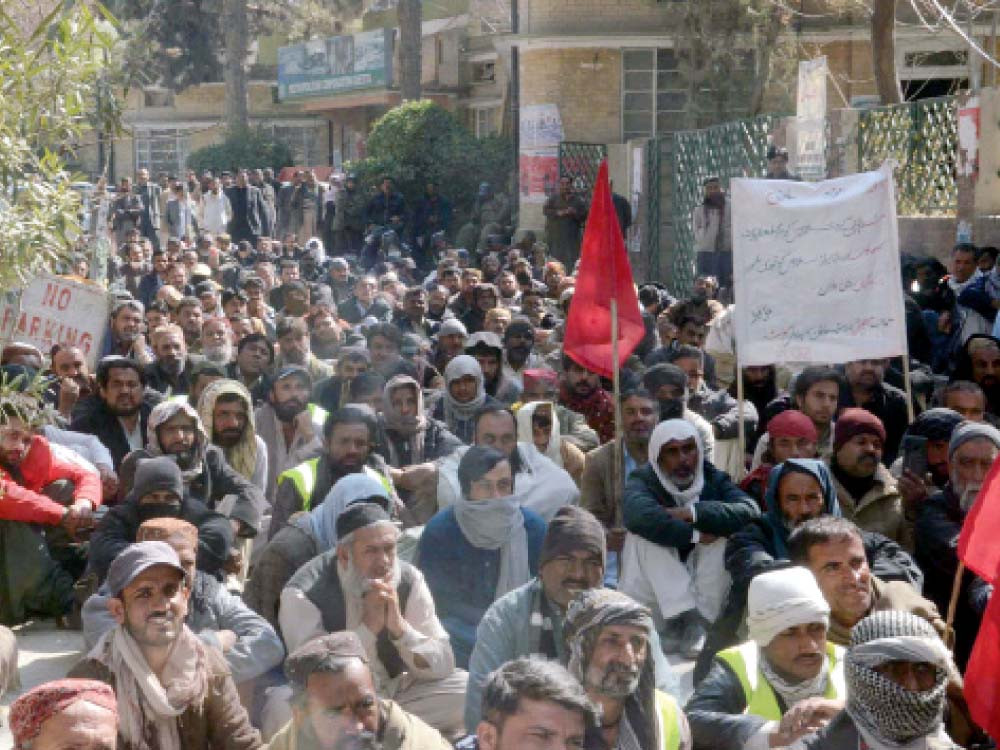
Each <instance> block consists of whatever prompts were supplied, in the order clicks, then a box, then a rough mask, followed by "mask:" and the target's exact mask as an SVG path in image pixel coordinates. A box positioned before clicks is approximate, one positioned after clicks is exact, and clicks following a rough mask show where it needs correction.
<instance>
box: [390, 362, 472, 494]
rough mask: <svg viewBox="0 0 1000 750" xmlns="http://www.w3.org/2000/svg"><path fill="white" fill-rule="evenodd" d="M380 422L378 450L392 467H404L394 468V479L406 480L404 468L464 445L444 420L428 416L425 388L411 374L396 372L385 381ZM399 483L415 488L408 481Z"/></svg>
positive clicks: (427, 460)
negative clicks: (425, 409)
mask: <svg viewBox="0 0 1000 750" xmlns="http://www.w3.org/2000/svg"><path fill="white" fill-rule="evenodd" d="M378 423H379V424H378V426H379V429H378V437H377V438H376V440H375V452H376V453H378V454H379V455H380V456H384V457H385V460H386V462H387V463H388V464H389V466H391V467H392V468H393V469H396V470H400V469H402V470H403V471H393V472H392V476H393V481H394V482H396V479H397V477H398V478H400V479H403V481H404V482H405V481H406V478H407V472H406V471H405V469H407V468H410V467H414V466H418V465H421V464H425V463H427V462H430V461H436V460H437V459H439V458H444V457H445V456H447V455H449V454H450V453H451V452H452V451H454V450H455V449H456V448H459V447H461V446H462V441H461V440H459V439H458V438H457V437H455V436H454V435H452V434H451V433H450V432H449V431H448V428H447V427H446V426H445V424H444V423H443V422H441V421H439V420H437V419H433V418H432V417H429V416H427V414H426V413H425V411H424V393H423V389H422V388H421V387H420V384H419V383H417V381H416V380H414V379H413V378H412V377H410V376H409V375H396V376H395V377H393V378H391V379H390V380H389V382H388V383H386V384H385V391H384V392H383V394H382V413H381V414H379V417H378ZM398 486H399V487H400V489H404V488H405V489H408V490H412V489H415V487H414V486H411V485H410V484H409V483H407V484H406V485H398Z"/></svg>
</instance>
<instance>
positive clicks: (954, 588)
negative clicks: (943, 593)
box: [944, 560, 965, 649]
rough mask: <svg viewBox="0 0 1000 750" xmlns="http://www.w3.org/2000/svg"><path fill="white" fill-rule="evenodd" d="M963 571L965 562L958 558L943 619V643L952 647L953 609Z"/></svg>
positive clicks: (956, 602)
mask: <svg viewBox="0 0 1000 750" xmlns="http://www.w3.org/2000/svg"><path fill="white" fill-rule="evenodd" d="M964 573H965V563H964V562H963V561H962V560H959V561H958V567H957V568H955V580H954V581H952V584H951V598H950V599H948V614H947V615H946V616H945V621H944V636H945V639H946V641H945V645H946V646H948V648H952V649H953V648H954V647H955V631H954V630H953V629H952V627H951V625H952V623H953V622H955V610H956V609H957V608H958V592H959V591H960V590H961V589H962V576H963V574H964Z"/></svg>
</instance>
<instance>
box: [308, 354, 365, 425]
mask: <svg viewBox="0 0 1000 750" xmlns="http://www.w3.org/2000/svg"><path fill="white" fill-rule="evenodd" d="M371 361H372V360H371V354H369V353H368V350H367V349H364V348H361V347H356V346H345V347H344V348H343V349H341V350H340V356H339V357H338V358H337V374H336V375H331V376H330V377H328V378H326V379H324V380H321V381H319V382H318V383H317V384H316V389H315V391H314V392H313V398H312V401H313V402H314V403H316V404H318V405H319V406H321V407H323V408H324V409H326V410H327V411H328V412H334V411H337V409H339V408H340V407H341V406H346V405H347V402H348V400H349V396H348V394H349V393H350V388H351V382H352V381H353V380H354V378H356V377H357V376H358V375H360V374H361V373H363V372H367V371H368V368H369V367H371Z"/></svg>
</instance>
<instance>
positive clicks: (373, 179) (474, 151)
mask: <svg viewBox="0 0 1000 750" xmlns="http://www.w3.org/2000/svg"><path fill="white" fill-rule="evenodd" d="M367 148H368V156H367V158H365V159H363V160H361V161H360V162H357V163H355V164H351V165H349V167H348V168H349V169H351V170H353V171H355V172H357V173H358V181H359V182H360V183H361V185H362V186H364V187H369V186H373V185H376V184H377V183H378V182H379V180H380V179H381V177H382V176H383V175H388V176H390V177H392V179H393V180H394V182H395V184H396V189H397V190H399V191H400V192H401V193H403V196H404V197H405V198H406V205H407V208H408V210H410V211H412V210H413V209H414V208H415V207H416V205H417V202H418V201H419V200H420V199H421V197H422V196H423V195H424V187H425V186H426V184H427V182H428V181H429V180H433V181H434V182H436V183H437V185H438V189H439V190H440V191H441V193H442V194H443V195H444V196H446V197H447V198H448V199H449V200H450V201H451V202H452V206H453V211H454V216H453V218H452V224H451V227H452V234H454V233H455V232H456V231H457V230H458V228H459V227H460V226H461V225H462V223H464V222H465V221H466V220H467V217H468V214H469V212H470V210H471V208H472V205H473V203H474V202H475V199H476V192H477V189H478V187H479V183H480V182H489V183H490V184H492V185H493V188H494V190H496V191H497V192H508V191H509V189H510V188H509V183H510V175H511V172H512V169H513V158H512V152H511V149H512V146H511V142H510V140H509V139H506V138H502V137H500V136H492V137H489V138H483V139H477V138H475V137H474V136H473V135H472V134H471V133H470V132H469V131H468V130H467V129H466V128H465V127H464V126H463V125H462V124H461V123H460V122H459V121H458V120H457V119H456V118H455V117H454V116H453V115H452V114H451V113H450V112H448V111H447V110H445V109H443V108H442V107H440V106H438V105H437V104H434V103H433V102H430V101H426V100H425V101H419V102H407V103H406V104H403V105H401V106H399V107H396V108H395V109H392V110H390V111H389V112H387V113H386V114H385V115H383V116H382V117H381V118H380V119H379V120H378V121H377V122H376V123H375V125H374V126H373V127H372V131H371V134H370V135H369V136H368V144H367Z"/></svg>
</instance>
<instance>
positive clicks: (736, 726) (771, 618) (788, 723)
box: [685, 567, 847, 750]
mask: <svg viewBox="0 0 1000 750" xmlns="http://www.w3.org/2000/svg"><path fill="white" fill-rule="evenodd" d="M829 622H830V605H829V604H827V603H826V600H825V599H824V598H823V593H822V592H821V591H820V590H819V586H817V585H816V579H814V578H813V575H812V573H810V572H809V571H808V570H806V569H805V568H798V567H795V568H785V569H783V570H773V571H770V572H767V573H762V574H760V575H759V576H757V577H756V578H754V579H753V581H751V582H750V591H749V595H748V597H747V632H748V634H749V636H750V640H749V641H747V642H745V643H742V644H740V645H739V646H734V647H732V648H727V649H725V650H724V651H720V652H719V653H718V654H716V656H715V659H714V660H713V661H712V668H711V670H710V671H709V673H708V675H707V676H706V677H705V679H704V680H702V681H701V682H700V683H698V686H697V687H696V688H695V692H694V695H692V696H691V699H690V700H689V701H688V704H687V706H686V708H685V710H686V712H687V716H688V721H690V722H691V733H692V734H693V735H694V739H695V742H696V743H697V745H698V746H699V747H713V748H719V750H743V749H744V748H753V747H762V748H764V747H788V746H789V745H792V744H793V743H794V742H795V741H796V740H798V739H799V738H801V737H803V736H804V735H807V734H809V733H810V732H814V731H816V730H817V729H819V728H821V727H823V726H825V725H826V724H827V723H828V722H829V721H830V720H831V719H832V718H833V717H834V716H835V715H836V714H837V713H838V712H839V711H840V710H841V709H843V707H844V700H845V699H846V697H847V691H846V689H845V686H844V673H843V660H844V649H843V648H841V647H840V646H836V645H834V644H832V643H829V642H828V641H827V637H826V633H827V628H828V625H829Z"/></svg>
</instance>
